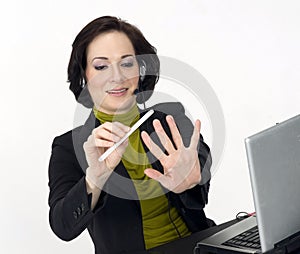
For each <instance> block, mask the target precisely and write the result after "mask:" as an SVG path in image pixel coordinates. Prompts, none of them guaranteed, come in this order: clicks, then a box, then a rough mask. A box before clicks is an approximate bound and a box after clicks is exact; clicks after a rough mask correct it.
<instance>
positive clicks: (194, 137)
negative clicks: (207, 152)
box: [190, 119, 201, 149]
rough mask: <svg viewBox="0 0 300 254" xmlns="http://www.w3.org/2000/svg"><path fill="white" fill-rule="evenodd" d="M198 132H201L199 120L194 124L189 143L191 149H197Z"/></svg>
mask: <svg viewBox="0 0 300 254" xmlns="http://www.w3.org/2000/svg"><path fill="white" fill-rule="evenodd" d="M200 130H201V122H200V120H199V119H197V120H196V122H195V127H194V131H193V135H192V137H191V143H190V148H191V149H197V145H198V142H199V138H200Z"/></svg>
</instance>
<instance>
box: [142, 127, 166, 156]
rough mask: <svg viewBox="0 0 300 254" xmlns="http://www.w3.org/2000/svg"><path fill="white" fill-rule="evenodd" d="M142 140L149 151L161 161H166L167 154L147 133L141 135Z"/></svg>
mask: <svg viewBox="0 0 300 254" xmlns="http://www.w3.org/2000/svg"><path fill="white" fill-rule="evenodd" d="M141 136H142V140H143V141H144V143H145V145H146V146H147V147H148V149H149V151H150V152H151V153H152V154H153V155H154V156H155V157H156V158H157V159H158V160H160V161H163V160H165V158H166V155H165V153H164V152H163V151H162V150H161V149H160V148H159V146H158V145H156V144H155V143H154V142H153V140H152V139H151V138H150V136H149V135H148V133H147V132H145V131H143V132H142V133H141Z"/></svg>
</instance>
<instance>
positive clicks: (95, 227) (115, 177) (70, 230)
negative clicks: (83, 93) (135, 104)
mask: <svg viewBox="0 0 300 254" xmlns="http://www.w3.org/2000/svg"><path fill="white" fill-rule="evenodd" d="M154 109H155V113H154V114H153V115H152V116H151V117H150V118H149V119H148V120H147V121H146V122H145V123H144V124H142V126H141V127H140V131H141V132H142V131H143V130H145V131H147V132H148V133H149V134H150V133H152V132H154V128H153V126H152V121H153V120H154V119H159V120H160V121H161V123H162V125H163V127H164V129H165V130H166V132H167V134H168V136H170V137H171V134H170V130H169V127H168V125H167V123H166V120H165V117H166V115H167V114H171V115H173V117H174V119H175V121H176V124H177V125H178V128H179V130H180V133H181V135H182V138H183V142H184V143H185V145H188V144H189V141H190V137H191V135H192V132H193V124H192V123H191V121H190V120H189V119H188V118H187V117H186V115H185V113H184V108H183V107H182V105H181V104H179V103H166V104H159V105H157V106H155V107H154ZM143 114H145V112H141V116H142V115H143ZM99 124H100V123H99V121H98V120H97V119H95V117H94V115H93V113H91V115H90V116H89V118H88V119H87V121H86V123H85V124H84V125H83V126H80V127H78V128H76V129H74V130H72V131H69V132H67V133H65V134H63V135H61V136H59V137H56V138H55V139H54V141H53V144H52V154H51V158H50V163H49V188H50V193H49V206H50V212H49V220H50V226H51V228H52V230H53V232H54V233H55V234H56V235H57V236H58V237H59V238H61V239H62V240H65V241H70V240H72V239H74V238H76V237H77V236H78V235H79V234H81V233H82V232H83V231H84V230H85V229H86V228H87V229H88V231H89V234H90V236H91V238H92V240H93V242H94V245H95V253H97V254H99V253H101V254H106V253H109V254H111V253H132V252H133V251H139V250H144V249H145V245H144V239H143V226H142V217H141V211H140V203H139V201H138V198H137V194H136V192H135V189H134V186H133V184H132V182H131V181H130V177H129V175H128V173H127V171H126V169H125V168H124V166H123V164H122V162H120V163H119V165H118V166H117V167H116V168H115V170H114V172H116V173H117V174H112V175H111V177H110V178H109V179H108V181H107V183H106V185H105V188H106V189H105V190H106V191H102V192H101V195H100V198H99V201H98V203H97V205H96V207H95V208H94V210H91V207H90V205H91V204H90V203H91V197H92V196H91V195H92V194H89V195H88V194H87V191H86V183H85V170H86V168H87V162H86V159H85V155H84V151H83V143H84V142H85V141H86V140H87V137H88V136H89V135H90V133H91V131H92V130H93V129H94V128H95V127H96V126H98V125H99ZM151 137H152V138H154V140H155V142H156V143H157V144H159V145H160V146H161V147H162V145H161V143H160V142H159V139H158V137H157V136H156V135H155V133H154V135H153V134H152V135H151ZM144 148H145V151H146V152H147V154H149V155H148V158H149V161H150V162H151V163H152V166H153V168H155V169H158V170H160V171H161V172H162V171H163V168H162V166H161V164H160V162H159V161H158V160H156V159H155V157H154V156H153V155H152V154H151V153H149V150H148V149H147V147H146V146H145V145H144ZM198 148H199V160H200V164H201V169H202V181H201V183H200V184H199V185H197V186H195V187H194V188H192V189H190V190H187V191H185V192H183V193H180V194H175V193H173V192H169V193H167V197H168V200H169V202H170V204H171V205H172V206H175V207H176V208H177V210H178V212H179V213H180V215H181V216H182V218H183V219H184V221H185V222H186V225H187V227H188V228H189V230H190V231H191V232H196V231H199V230H202V229H205V228H207V227H209V220H207V218H206V216H205V214H204V211H203V208H204V206H205V204H206V203H207V196H208V190H209V181H210V166H211V156H210V150H209V147H208V146H207V145H206V144H205V143H204V142H203V138H202V136H201V140H200V142H199V146H198ZM120 176H122V177H120ZM120 179H121V180H120ZM122 179H125V181H124V184H123V182H122ZM120 181H121V182H120ZM120 183H121V184H120Z"/></svg>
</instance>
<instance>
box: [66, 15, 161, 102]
mask: <svg viewBox="0 0 300 254" xmlns="http://www.w3.org/2000/svg"><path fill="white" fill-rule="evenodd" d="M109 31H118V32H122V33H124V34H126V35H127V36H128V38H129V40H130V41H131V43H132V45H133V48H134V50H135V55H136V56H138V57H137V61H138V63H139V65H140V66H141V65H145V66H146V74H145V76H144V78H143V79H141V78H140V80H139V92H140V93H138V94H137V102H138V103H144V102H145V101H146V100H148V99H149V98H150V96H151V95H152V93H153V89H154V87H155V84H156V83H157V81H158V79H159V69H160V62H159V59H158V56H157V53H156V52H157V51H156V48H155V47H153V46H152V45H151V44H150V43H149V42H148V41H147V40H146V39H145V37H144V35H143V34H142V32H141V31H140V30H139V29H138V28H137V27H136V26H133V25H131V24H129V23H128V22H126V21H124V20H122V19H120V18H117V17H112V16H103V17H99V18H97V19H95V20H93V21H91V22H90V23H88V24H87V25H86V26H85V27H84V28H83V29H82V30H81V31H80V32H79V34H78V35H77V36H76V38H75V40H74V42H73V44H72V53H71V57H70V61H69V65H68V82H69V83H70V86H69V88H70V90H71V91H72V92H73V94H74V95H75V98H76V100H77V101H78V102H79V103H81V104H83V105H84V106H86V107H88V108H91V107H92V106H93V102H92V99H91V97H90V95H89V93H88V89H84V87H85V84H86V82H87V79H86V75H85V69H86V65H87V57H86V53H87V52H86V49H87V47H88V45H89V44H90V43H91V42H92V41H93V39H94V38H95V37H96V36H98V35H100V34H102V33H106V32H109ZM143 56H145V57H143ZM84 90H85V91H84ZM83 92H85V93H86V94H85V95H84V96H83V94H84V93H83ZM141 92H142V93H141ZM145 92H146V93H145ZM141 95H142V96H141Z"/></svg>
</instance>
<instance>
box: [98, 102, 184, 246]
mask: <svg viewBox="0 0 300 254" xmlns="http://www.w3.org/2000/svg"><path fill="white" fill-rule="evenodd" d="M93 111H94V114H95V117H96V118H97V119H98V120H99V121H100V122H101V123H102V124H103V123H104V122H120V123H122V124H124V125H126V126H130V127H132V126H133V125H134V124H135V123H136V122H137V121H138V120H139V118H140V113H139V110H138V107H137V106H136V105H135V106H134V107H133V108H132V109H131V110H130V111H129V112H127V113H125V114H118V115H108V114H105V113H103V112H101V111H98V110H97V109H95V108H94V109H93ZM122 163H123V165H124V166H125V168H126V170H127V172H128V174H129V176H130V178H131V179H132V181H133V184H134V186H135V189H136V192H137V194H138V197H139V201H140V207H141V214H142V222H143V233H144V242H145V247H146V249H150V248H153V247H155V246H158V245H161V244H164V243H167V242H170V241H172V240H175V239H177V238H178V237H179V236H178V233H177V231H176V229H175V227H174V225H173V223H174V224H175V225H176V228H177V230H178V231H179V233H180V235H181V236H182V237H183V236H187V235H189V234H190V231H189V230H188V228H187V226H186V224H185V222H184V221H183V219H182V218H181V216H180V215H179V214H178V212H177V210H176V208H175V207H169V202H168V199H167V197H166V196H165V194H164V192H163V190H162V187H161V186H160V184H159V183H158V182H157V181H155V180H153V179H149V177H148V176H146V175H145V174H144V170H145V169H146V168H151V167H152V166H151V164H150V163H149V160H148V157H147V155H146V153H145V150H144V147H143V144H142V141H141V137H140V130H139V129H137V130H136V131H135V132H134V133H133V134H132V135H130V136H129V143H128V146H127V148H126V150H125V152H124V154H123V156H122ZM170 218H171V219H172V220H171V219H170ZM172 221H173V222H172Z"/></svg>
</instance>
